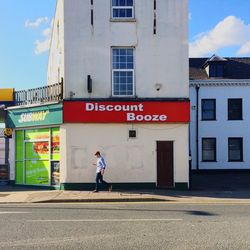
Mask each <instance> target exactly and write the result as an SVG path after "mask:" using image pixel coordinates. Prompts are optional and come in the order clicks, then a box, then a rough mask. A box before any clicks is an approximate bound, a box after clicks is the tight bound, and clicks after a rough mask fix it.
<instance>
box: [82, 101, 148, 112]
mask: <svg viewBox="0 0 250 250" xmlns="http://www.w3.org/2000/svg"><path fill="white" fill-rule="evenodd" d="M143 108H144V107H143V104H142V103H140V104H130V105H129V104H122V105H121V104H115V105H113V104H108V105H103V104H98V103H86V104H85V110H86V111H109V112H111V111H116V112H119V111H143Z"/></svg>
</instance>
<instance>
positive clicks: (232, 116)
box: [228, 98, 242, 120]
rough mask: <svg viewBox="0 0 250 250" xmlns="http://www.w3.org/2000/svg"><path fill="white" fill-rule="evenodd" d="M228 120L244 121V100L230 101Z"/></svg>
mask: <svg viewBox="0 0 250 250" xmlns="http://www.w3.org/2000/svg"><path fill="white" fill-rule="evenodd" d="M228 120H242V99H240V98H238V99H228Z"/></svg>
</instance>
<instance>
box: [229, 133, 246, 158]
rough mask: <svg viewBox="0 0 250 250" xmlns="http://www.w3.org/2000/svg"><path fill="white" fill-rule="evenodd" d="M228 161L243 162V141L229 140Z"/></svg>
mask: <svg viewBox="0 0 250 250" xmlns="http://www.w3.org/2000/svg"><path fill="white" fill-rule="evenodd" d="M228 161H243V140H242V138H241V137H239V138H228Z"/></svg>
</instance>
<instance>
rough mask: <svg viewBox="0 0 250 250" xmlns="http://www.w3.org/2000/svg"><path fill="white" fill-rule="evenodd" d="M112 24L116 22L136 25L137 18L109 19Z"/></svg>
mask: <svg viewBox="0 0 250 250" xmlns="http://www.w3.org/2000/svg"><path fill="white" fill-rule="evenodd" d="M109 21H110V22H114V23H117V22H118V23H121V22H122V23H135V22H136V19H135V18H110V19H109Z"/></svg>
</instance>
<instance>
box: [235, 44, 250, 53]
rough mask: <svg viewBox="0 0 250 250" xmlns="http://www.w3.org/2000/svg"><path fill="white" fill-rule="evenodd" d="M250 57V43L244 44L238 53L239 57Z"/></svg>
mask: <svg viewBox="0 0 250 250" xmlns="http://www.w3.org/2000/svg"><path fill="white" fill-rule="evenodd" d="M247 54H249V55H250V42H247V43H245V44H243V45H242V46H241V47H240V49H239V50H238V51H237V55H247Z"/></svg>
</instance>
